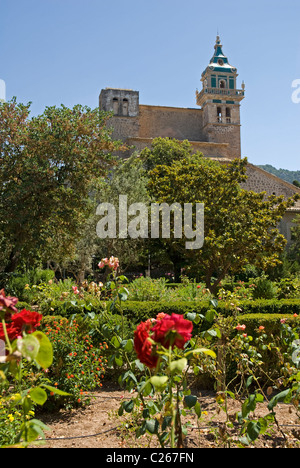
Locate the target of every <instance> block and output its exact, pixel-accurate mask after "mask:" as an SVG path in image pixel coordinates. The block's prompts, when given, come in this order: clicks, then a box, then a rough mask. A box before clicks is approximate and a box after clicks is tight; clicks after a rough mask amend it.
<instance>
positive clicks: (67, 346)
mask: <svg viewBox="0 0 300 468" xmlns="http://www.w3.org/2000/svg"><path fill="white" fill-rule="evenodd" d="M43 327H44V330H45V334H46V335H47V336H48V337H49V339H50V340H51V343H52V346H53V364H52V365H51V366H49V369H48V373H47V377H48V379H49V380H50V381H51V382H52V385H53V386H54V387H55V388H56V387H57V388H59V389H60V390H63V391H64V392H67V393H68V394H69V396H68V398H66V397H64V398H62V397H61V396H60V395H54V397H53V398H54V399H53V398H52V399H50V400H49V402H48V404H47V407H49V408H51V409H53V407H55V406H58V407H59V406H64V407H65V408H66V409H70V408H72V407H74V406H78V405H80V406H84V405H87V404H88V403H89V402H90V399H91V397H90V392H92V391H93V390H95V389H96V388H99V387H101V386H102V380H103V377H104V373H105V367H106V362H107V360H106V357H105V353H106V349H107V345H106V343H105V342H99V341H96V337H94V338H93V337H92V336H91V335H90V334H89V333H87V332H86V326H85V325H84V324H83V323H82V324H80V322H77V321H76V320H71V321H70V320H67V319H64V318H60V319H58V318H56V319H55V318H54V319H51V318H50V317H47V318H46V319H44V321H43ZM91 330H92V327H91V328H90V331H91Z"/></svg>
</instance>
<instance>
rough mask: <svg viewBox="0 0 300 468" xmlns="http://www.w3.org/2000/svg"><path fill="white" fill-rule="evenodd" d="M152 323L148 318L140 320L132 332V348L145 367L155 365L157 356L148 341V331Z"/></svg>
mask: <svg viewBox="0 0 300 468" xmlns="http://www.w3.org/2000/svg"><path fill="white" fill-rule="evenodd" d="M152 326H153V323H152V322H151V321H150V320H147V322H141V323H140V324H139V325H138V327H137V329H136V330H135V332H134V348H135V351H136V353H137V355H138V358H139V360H140V361H141V362H142V363H143V364H145V365H146V366H147V367H150V368H153V367H156V364H157V361H158V356H156V355H155V349H154V347H153V345H152V343H151V342H150V341H149V337H150V335H149V333H150V330H151V327H152Z"/></svg>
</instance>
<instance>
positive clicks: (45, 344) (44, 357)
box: [32, 331, 53, 369]
mask: <svg viewBox="0 0 300 468" xmlns="http://www.w3.org/2000/svg"><path fill="white" fill-rule="evenodd" d="M32 336H34V337H35V338H37V339H38V341H39V343H40V347H39V351H38V354H37V356H36V357H35V361H36V362H37V363H38V364H39V365H40V366H41V367H42V368H43V369H48V367H50V366H51V364H52V362H53V349H52V345H51V342H50V340H49V338H48V337H47V336H46V335H45V334H44V333H42V332H41V331H36V332H34V333H32Z"/></svg>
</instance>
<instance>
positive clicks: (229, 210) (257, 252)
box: [148, 140, 299, 293]
mask: <svg viewBox="0 0 300 468" xmlns="http://www.w3.org/2000/svg"><path fill="white" fill-rule="evenodd" d="M160 144H161V145H163V146H164V148H165V151H166V152H169V151H171V152H172V151H173V149H172V148H170V142H169V140H164V141H160ZM173 144H175V142H173ZM178 144H179V143H178ZM246 167H247V160H246V159H244V160H235V161H232V162H231V163H229V164H226V165H224V164H221V163H218V162H215V161H211V160H207V159H205V158H204V157H203V155H201V154H198V153H197V154H194V155H190V154H189V151H188V150H187V151H186V154H185V156H184V157H182V158H181V159H180V160H176V159H174V161H173V163H172V164H169V163H168V164H164V165H163V164H162V165H157V166H156V167H155V168H154V169H153V170H152V171H150V172H149V174H148V175H149V183H148V189H149V193H150V195H151V197H152V199H153V200H154V201H155V202H158V203H163V202H165V203H169V204H172V203H173V202H174V200H176V202H177V203H181V204H183V203H203V204H204V216H205V232H204V237H205V244H204V247H203V248H202V249H199V250H196V251H186V250H185V246H184V241H179V240H178V239H176V240H175V239H170V240H169V244H170V245H171V246H172V248H173V249H175V250H176V251H178V252H179V253H180V254H181V255H183V256H184V257H185V260H186V261H187V264H188V267H189V268H192V269H193V270H194V271H200V272H201V274H203V276H204V278H205V283H206V286H207V287H208V288H210V290H211V291H212V292H213V293H215V292H216V289H217V287H218V285H219V283H220V281H221V280H222V279H224V278H225V276H226V275H227V274H229V273H230V274H235V273H237V272H239V271H240V270H241V269H242V268H244V267H245V266H246V265H249V264H252V265H255V266H258V267H261V268H263V269H265V268H267V267H268V266H276V265H277V263H278V262H279V255H280V254H281V252H282V251H283V250H284V247H285V244H286V241H285V239H284V237H283V236H282V235H281V234H280V233H279V231H278V223H279V221H280V220H281V219H282V216H283V215H284V213H285V212H286V210H287V208H288V207H290V206H293V205H294V204H295V201H296V200H297V199H298V198H299V197H298V196H297V195H295V197H292V198H290V199H289V200H287V201H284V199H283V197H275V196H271V197H268V198H265V193H259V194H258V193H255V192H251V191H247V190H243V189H242V188H241V183H242V182H245V181H246V180H247V175H246ZM166 243H167V241H166ZM213 277H215V279H213Z"/></svg>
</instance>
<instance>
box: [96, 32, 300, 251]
mask: <svg viewBox="0 0 300 468" xmlns="http://www.w3.org/2000/svg"><path fill="white" fill-rule="evenodd" d="M237 77H238V73H237V69H236V68H235V67H233V66H232V65H230V63H229V62H228V58H227V57H226V56H225V55H224V53H223V49H222V45H221V41H220V37H219V36H217V39H216V44H215V47H214V55H213V57H212V59H211V61H210V63H209V64H208V66H207V67H206V68H205V70H204V71H203V73H202V76H201V82H202V89H201V91H198V90H197V91H196V103H197V106H199V107H197V108H193V109H189V108H181V107H166V106H149V105H144V104H140V103H139V92H138V91H133V90H128V89H113V88H106V89H102V90H101V93H100V96H99V106H100V109H101V110H104V111H107V112H113V114H114V115H113V117H112V118H111V119H110V126H111V127H112V128H113V138H114V139H117V140H122V141H123V142H124V143H126V144H127V145H129V146H131V147H134V150H132V151H141V150H142V149H143V148H145V147H147V146H150V145H151V142H152V140H153V139H154V138H156V137H163V138H165V137H169V138H175V139H177V140H189V142H190V144H191V145H192V147H193V149H194V150H195V151H201V152H202V153H203V154H204V156H205V157H207V158H212V159H216V160H218V161H220V162H224V163H226V161H230V160H232V159H236V158H241V157H242V154H241V131H240V128H241V121H240V105H241V101H242V100H243V99H244V97H245V85H244V83H242V85H241V89H239V88H238V87H237ZM247 175H248V180H247V182H246V183H245V184H243V188H246V189H248V190H253V191H255V192H267V194H268V195H272V194H275V195H284V196H285V197H290V196H292V195H293V194H295V193H299V194H300V189H299V188H297V187H295V186H294V185H292V184H289V183H288V182H285V181H283V180H281V179H279V178H278V177H276V176H274V175H272V174H269V173H268V172H266V171H264V170H262V169H260V168H259V167H257V166H254V165H253V164H250V163H249V164H248V171H247ZM299 213H300V201H299V202H297V204H296V205H295V206H294V207H293V208H291V209H289V210H288V211H287V213H286V214H285V216H284V218H283V220H282V222H281V226H280V230H281V232H282V234H284V235H285V237H286V238H287V240H288V242H290V241H291V227H292V224H293V219H294V218H295V216H296V215H297V214H299Z"/></svg>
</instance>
